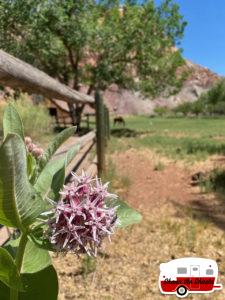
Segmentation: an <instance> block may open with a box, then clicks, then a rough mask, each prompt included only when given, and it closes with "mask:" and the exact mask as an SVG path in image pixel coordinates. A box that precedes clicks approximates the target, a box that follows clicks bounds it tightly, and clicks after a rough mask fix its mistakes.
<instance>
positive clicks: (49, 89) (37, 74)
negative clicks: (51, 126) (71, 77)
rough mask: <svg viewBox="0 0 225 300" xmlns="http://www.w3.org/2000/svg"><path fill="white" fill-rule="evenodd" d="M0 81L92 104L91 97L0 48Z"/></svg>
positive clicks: (12, 85)
mask: <svg viewBox="0 0 225 300" xmlns="http://www.w3.org/2000/svg"><path fill="white" fill-rule="evenodd" d="M0 83H1V84H3V85H6V86H9V87H11V88H20V89H22V90H24V91H27V92H29V93H32V94H34V93H36V94H42V95H44V96H46V97H48V98H55V99H60V100H64V101H66V102H68V103H70V104H74V103H89V104H94V98H93V97H91V96H88V95H86V94H83V93H79V92H77V91H75V90H73V89H71V88H70V87H68V86H66V85H64V84H62V83H60V82H58V81H57V80H55V79H53V78H52V77H50V76H48V75H47V74H46V73H44V72H42V71H40V70H38V69H37V68H35V67H33V66H31V65H29V64H27V63H25V62H24V61H22V60H20V59H18V58H16V57H14V56H12V55H10V54H8V53H6V52H4V51H3V50H0Z"/></svg>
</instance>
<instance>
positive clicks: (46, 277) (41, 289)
mask: <svg viewBox="0 0 225 300" xmlns="http://www.w3.org/2000/svg"><path fill="white" fill-rule="evenodd" d="M21 277H22V281H23V282H25V283H26V291H25V292H19V297H18V298H19V300H31V299H32V300H40V299H41V300H57V296H58V278H57V274H56V271H55V269H54V267H53V266H52V265H50V266H48V267H47V268H45V269H43V270H41V271H40V272H37V273H32V274H27V273H25V274H22V275H21ZM9 295H10V293H9V288H8V287H7V286H6V285H4V284H3V283H2V282H0V296H1V300H9Z"/></svg>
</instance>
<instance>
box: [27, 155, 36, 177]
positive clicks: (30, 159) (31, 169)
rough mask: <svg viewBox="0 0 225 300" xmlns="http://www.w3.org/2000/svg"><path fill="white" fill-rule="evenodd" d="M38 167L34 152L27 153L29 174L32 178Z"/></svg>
mask: <svg viewBox="0 0 225 300" xmlns="http://www.w3.org/2000/svg"><path fill="white" fill-rule="evenodd" d="M35 167H36V160H35V158H34V157H33V155H32V154H30V153H28V154H27V174H28V177H29V178H31V177H32V175H33V172H34V170H35Z"/></svg>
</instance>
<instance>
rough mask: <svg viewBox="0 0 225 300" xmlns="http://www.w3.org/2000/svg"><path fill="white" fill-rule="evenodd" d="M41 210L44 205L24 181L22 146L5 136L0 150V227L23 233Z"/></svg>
mask: <svg viewBox="0 0 225 300" xmlns="http://www.w3.org/2000/svg"><path fill="white" fill-rule="evenodd" d="M43 209H44V201H43V200H42V198H41V197H40V195H39V194H38V193H37V192H36V191H35V190H34V188H33V187H32V186H31V184H30V183H29V180H28V177H27V160H26V150H25V145H24V143H23V141H22V139H21V138H20V137H19V136H18V135H15V134H9V135H8V136H7V137H6V139H5V141H4V142H3V144H2V145H1V147H0V223H1V224H4V225H6V226H10V227H16V228H20V229H22V230H23V229H24V228H26V227H27V226H28V225H30V224H31V223H32V222H33V221H34V220H35V218H36V217H37V216H38V215H39V214H40V213H41V212H42V211H43Z"/></svg>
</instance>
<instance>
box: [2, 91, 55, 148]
mask: <svg viewBox="0 0 225 300" xmlns="http://www.w3.org/2000/svg"><path fill="white" fill-rule="evenodd" d="M6 101H7V102H8V103H12V104H13V106H14V107H15V108H16V110H17V111H18V112H19V114H20V116H21V118H22V120H23V124H24V128H25V135H28V136H31V137H32V139H34V140H37V141H38V142H40V143H42V142H46V136H49V135H51V134H52V133H53V128H54V126H53V120H52V118H51V117H50V116H49V113H48V110H47V108H46V107H45V106H44V105H41V104H39V105H35V104H33V102H32V101H31V100H30V98H29V97H28V96H27V95H26V94H21V96H20V97H19V99H18V100H16V101H15V100H14V99H13V98H11V97H9V98H7V99H6ZM5 106H6V105H3V106H1V107H0V122H2V118H3V111H4V108H5Z"/></svg>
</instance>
